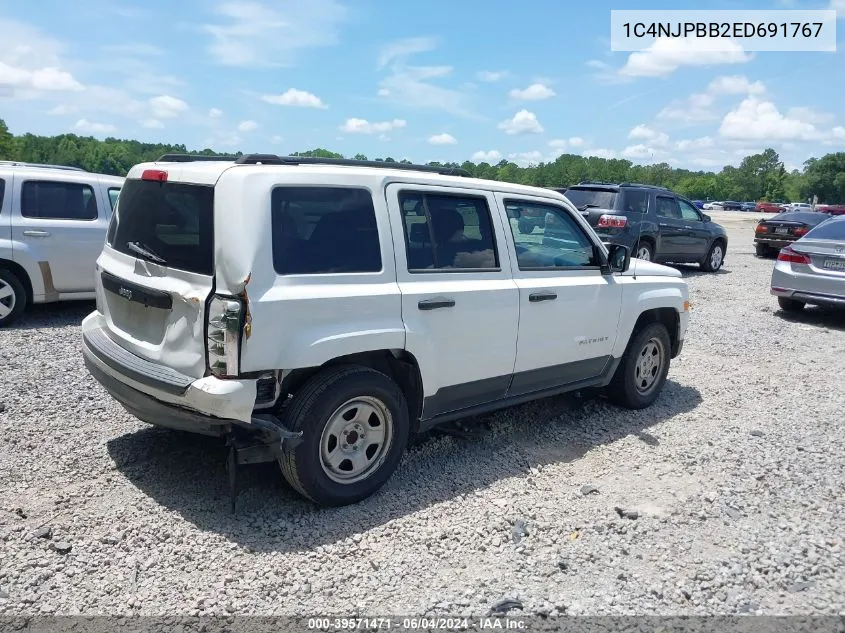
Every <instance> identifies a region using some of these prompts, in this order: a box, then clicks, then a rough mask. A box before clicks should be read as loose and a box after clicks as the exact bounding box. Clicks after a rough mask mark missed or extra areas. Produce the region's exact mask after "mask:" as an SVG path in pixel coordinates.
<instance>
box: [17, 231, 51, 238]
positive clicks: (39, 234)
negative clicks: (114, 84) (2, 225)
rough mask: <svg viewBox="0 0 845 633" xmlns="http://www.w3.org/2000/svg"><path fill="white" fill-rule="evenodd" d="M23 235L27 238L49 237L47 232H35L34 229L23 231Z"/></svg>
mask: <svg viewBox="0 0 845 633" xmlns="http://www.w3.org/2000/svg"><path fill="white" fill-rule="evenodd" d="M23 234H24V235H26V236H27V237H49V236H50V232H49V231H36V230H34V229H29V230H27V231H24V232H23Z"/></svg>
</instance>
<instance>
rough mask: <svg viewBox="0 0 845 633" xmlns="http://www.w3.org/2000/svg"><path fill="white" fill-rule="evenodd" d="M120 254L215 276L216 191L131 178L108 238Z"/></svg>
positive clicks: (211, 187) (122, 196)
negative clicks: (157, 260) (158, 260)
mask: <svg viewBox="0 0 845 633" xmlns="http://www.w3.org/2000/svg"><path fill="white" fill-rule="evenodd" d="M106 241H107V243H108V244H109V246H111V247H112V248H114V249H115V250H117V251H120V252H121V253H125V254H127V255H131V256H132V257H138V258H139V259H148V260H151V261H156V259H160V260H163V261H161V262H159V263H161V264H162V265H165V266H168V267H170V268H177V269H179V270H185V271H188V272H192V273H198V274H201V275H212V274H213V273H214V187H213V186H211V185H191V184H185V183H176V182H151V181H144V180H127V181H126V182H125V183H124V185H123V188H122V189H121V190H120V205H118V208H117V211H116V212H115V214H114V215H113V216H112V221H111V224H110V225H109V231H108V235H107V238H106Z"/></svg>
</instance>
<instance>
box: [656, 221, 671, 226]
mask: <svg viewBox="0 0 845 633" xmlns="http://www.w3.org/2000/svg"><path fill="white" fill-rule="evenodd" d="M658 226H669V225H668V224H667V223H666V222H661V223H660V224H659V225H658Z"/></svg>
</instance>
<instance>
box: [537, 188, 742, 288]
mask: <svg viewBox="0 0 845 633" xmlns="http://www.w3.org/2000/svg"><path fill="white" fill-rule="evenodd" d="M555 191H558V192H560V193H562V194H563V195H565V196H566V197H567V198H568V199H569V201H570V202H572V204H573V205H575V206H576V207H577V208H578V210H579V211H580V212H581V214H582V215H583V216H584V218H585V219H586V220H587V222H589V223H590V226H592V227H593V229H594V230H595V231H596V233H597V234H598V235H599V237H600V238H601V239H602V241H603V242H605V243H609V244H622V245H623V246H627V247H628V248H629V249H630V250H631V252H632V256H633V257H637V258H639V259H644V260H648V261H654V262H658V263H666V262H674V263H677V264H682V263H683V264H688V263H697V264H700V265H701V268H702V269H703V270H705V271H707V272H715V271H717V270H719V269H720V268H721V267H722V264H723V263H724V260H725V253H726V252H727V250H728V234H727V232H726V231H725V228H724V227H723V226H721V225H720V224H716V223H715V222H713V221H712V220H711V219H710V216H708V215H707V214H705V213H702V212H701V211H699V210H698V209H697V208H696V207H695V205H694V204H693V203H692V202H690V201H689V200H687V199H686V198H684V197H682V196H679V195H678V194H676V193H674V192H672V191H670V190H669V189H665V188H663V187H655V186H652V185H640V184H635V183H622V184H612V183H596V182H582V183H580V184H577V185H574V186H572V187H569V188H567V189H558V188H555ZM554 230H555V227H554V226H553V225H552V226H549V225H548V224H547V225H546V230H545V235H544V239H549V240H554V239H555V235H554Z"/></svg>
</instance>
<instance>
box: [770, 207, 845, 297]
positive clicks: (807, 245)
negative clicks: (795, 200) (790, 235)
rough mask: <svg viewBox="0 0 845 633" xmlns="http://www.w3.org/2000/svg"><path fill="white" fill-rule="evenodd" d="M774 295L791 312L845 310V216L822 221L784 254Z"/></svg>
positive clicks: (774, 274)
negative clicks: (812, 307)
mask: <svg viewBox="0 0 845 633" xmlns="http://www.w3.org/2000/svg"><path fill="white" fill-rule="evenodd" d="M771 293H772V294H773V295H775V296H776V297H777V298H778V303H779V304H780V307H781V308H782V309H783V310H785V311H788V312H798V311H800V310H803V309H804V306H805V305H807V304H810V305H819V306H838V307H842V308H845V216H839V217H833V218H831V219H830V220H827V221H825V222H822V223H821V224H819V225H818V226H816V228H814V229H813V230H812V231H810V232H809V233H807V234H806V235H805V236H804V237H802V238H801V239H800V240H796V241H795V242H793V243H792V244H790V245H789V246H787V247H786V248H784V249H782V250H781V251H780V254H779V255H778V259H777V262H776V263H775V268H774V270H773V271H772V282H771Z"/></svg>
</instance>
